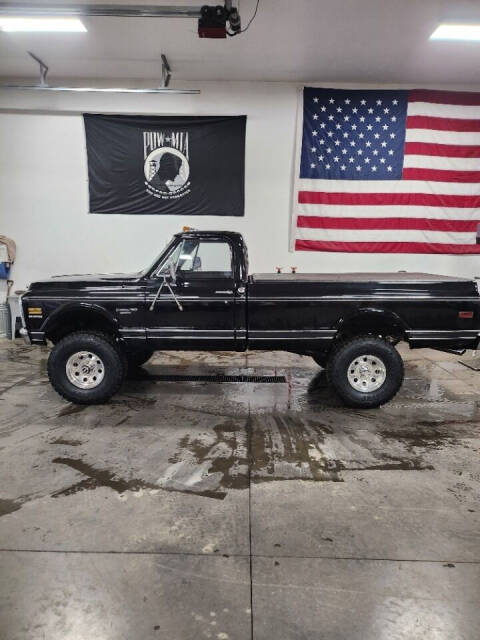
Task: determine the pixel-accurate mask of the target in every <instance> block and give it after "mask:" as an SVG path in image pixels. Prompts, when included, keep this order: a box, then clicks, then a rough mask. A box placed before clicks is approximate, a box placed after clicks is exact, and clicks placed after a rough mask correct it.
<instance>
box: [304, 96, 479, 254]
mask: <svg viewBox="0 0 480 640" xmlns="http://www.w3.org/2000/svg"><path fill="white" fill-rule="evenodd" d="M300 118H301V114H300ZM300 126H301V123H300ZM294 197H295V203H294V216H295V220H296V225H295V249H297V250H307V251H347V252H352V251H356V252H382V253H388V252H392V253H454V254H474V253H480V244H476V238H477V228H478V225H479V224H480V93H469V92H452V91H430V90H421V89H417V90H413V91H410V92H409V98H408V108H407V130H406V140H405V157H404V168H403V175H402V179H401V180H306V179H305V180H304V179H297V180H296V183H295V194H294Z"/></svg>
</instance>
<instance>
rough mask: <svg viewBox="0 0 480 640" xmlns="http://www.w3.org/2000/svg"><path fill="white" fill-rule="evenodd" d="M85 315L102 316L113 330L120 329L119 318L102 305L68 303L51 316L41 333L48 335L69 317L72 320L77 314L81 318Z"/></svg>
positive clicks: (46, 320)
mask: <svg viewBox="0 0 480 640" xmlns="http://www.w3.org/2000/svg"><path fill="white" fill-rule="evenodd" d="M85 313H88V314H95V315H96V316H97V317H98V316H100V317H101V318H102V320H104V321H107V322H108V323H109V324H111V325H112V327H113V328H117V327H118V320H117V318H116V317H115V316H114V315H112V314H111V313H110V312H109V311H107V309H105V308H104V307H102V306H101V305H98V304H93V303H91V302H66V303H65V304H62V305H60V306H59V307H57V308H56V309H55V310H54V311H52V313H51V314H49V316H48V317H47V318H46V319H45V321H44V322H43V324H42V326H41V331H43V332H44V333H48V331H49V330H51V329H52V328H53V327H55V326H57V324H58V322H60V321H61V319H62V318H65V317H66V316H67V315H68V316H69V317H70V318H71V317H74V316H75V314H78V315H79V316H80V315H84V314H85Z"/></svg>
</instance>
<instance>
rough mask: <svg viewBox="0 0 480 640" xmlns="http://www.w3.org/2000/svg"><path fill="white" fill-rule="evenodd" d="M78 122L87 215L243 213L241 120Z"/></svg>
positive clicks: (96, 118)
mask: <svg viewBox="0 0 480 640" xmlns="http://www.w3.org/2000/svg"><path fill="white" fill-rule="evenodd" d="M83 118H84V123H85V135H86V140H87V155H88V181H89V195H90V213H128V214H164V215H171V214H173V215H200V216H201V215H217V216H243V215H244V181H245V125H246V116H224V117H223V116H222V117H216V116H199V117H184V116H178V117H170V116H158V117H156V116H107V115H96V114H94V115H90V114H84V116H83Z"/></svg>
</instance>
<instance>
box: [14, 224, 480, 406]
mask: <svg viewBox="0 0 480 640" xmlns="http://www.w3.org/2000/svg"><path fill="white" fill-rule="evenodd" d="M21 308H22V312H23V322H24V328H23V331H22V332H23V335H24V337H25V339H26V340H27V341H28V342H31V343H32V344H45V343H46V341H47V340H48V341H50V342H52V343H53V345H54V347H53V349H52V351H51V353H50V356H49V360H48V374H49V377H50V381H51V383H52V385H53V386H54V388H55V389H56V390H57V391H58V392H59V393H60V394H61V395H62V396H63V397H65V398H66V399H68V400H70V401H72V402H75V403H79V404H93V403H102V402H105V401H106V400H108V398H110V397H111V396H112V395H113V394H114V393H115V392H116V391H117V390H118V389H119V388H120V385H121V384H122V382H123V380H124V377H125V375H126V373H127V370H128V367H129V366H130V367H133V366H140V365H142V364H143V363H145V362H146V361H147V360H148V359H149V358H150V357H151V355H152V353H153V352H154V351H156V350H166V349H176V350H211V351H213V350H229V351H246V350H247V349H266V350H282V351H291V352H293V353H298V354H302V355H308V356H311V357H313V358H314V359H315V361H316V362H317V363H318V364H319V365H320V366H322V367H326V370H327V376H328V379H329V381H330V383H331V384H332V385H333V387H334V388H335V390H336V391H337V393H338V394H339V395H340V396H341V397H342V398H343V400H344V401H345V402H346V403H347V404H349V405H351V406H359V407H376V406H379V405H381V404H383V403H385V402H387V401H388V400H389V399H391V398H392V397H393V396H394V395H395V393H396V392H397V391H398V389H399V388H400V386H401V384H402V380H403V363H402V360H401V358H400V355H399V354H398V352H397V350H396V349H395V344H396V343H397V342H399V341H401V340H404V341H406V342H408V344H409V345H410V347H411V348H417V347H430V348H433V349H440V350H445V351H447V350H455V351H459V352H461V351H462V350H465V349H467V348H471V349H474V348H476V347H477V344H478V340H479V334H480V320H479V318H480V316H479V314H480V298H479V294H478V291H477V286H476V283H475V281H473V280H469V279H464V278H452V277H448V276H438V275H428V274H423V273H405V272H399V273H344V274H326V273H323V274H304V273H297V274H254V275H248V258H247V249H246V246H245V243H244V241H243V238H242V236H241V235H240V234H238V233H233V232H230V231H187V232H184V233H178V234H176V235H175V236H174V238H173V240H172V241H171V242H170V244H169V245H168V246H167V247H166V249H165V250H164V251H163V252H162V254H161V255H160V256H159V257H158V258H157V259H156V260H155V262H154V263H153V264H152V265H151V266H150V267H148V268H147V269H145V270H144V271H142V272H140V273H135V274H132V275H88V276H85V275H79V276H60V277H54V278H51V279H50V280H45V281H41V282H35V283H33V284H32V285H31V286H30V287H29V288H28V290H27V292H26V293H25V294H24V295H23V296H22V300H21Z"/></svg>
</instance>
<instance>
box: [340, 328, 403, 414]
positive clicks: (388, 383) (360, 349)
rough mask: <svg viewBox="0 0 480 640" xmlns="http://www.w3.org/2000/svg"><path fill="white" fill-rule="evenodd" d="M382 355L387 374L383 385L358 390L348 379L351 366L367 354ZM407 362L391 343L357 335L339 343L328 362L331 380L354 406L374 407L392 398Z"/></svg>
mask: <svg viewBox="0 0 480 640" xmlns="http://www.w3.org/2000/svg"><path fill="white" fill-rule="evenodd" d="M366 354H368V355H371V356H376V357H378V358H379V359H380V360H381V361H382V363H383V364H384V365H385V369H386V377H385V381H384V382H383V384H382V386H381V387H380V388H378V389H376V390H375V391H371V392H368V393H363V392H361V391H357V390H356V389H355V388H354V387H353V386H352V385H351V383H350V382H349V380H348V369H349V366H350V364H351V363H352V362H353V361H354V360H355V358H360V357H361V356H363V355H366ZM403 373H404V372H403V361H402V358H401V357H400V354H399V353H398V351H397V350H396V349H395V347H394V346H392V345H391V344H390V343H388V342H386V341H385V340H382V339H381V338H378V337H376V336H370V335H364V336H356V337H354V338H351V339H349V340H346V341H345V342H341V343H339V344H338V345H337V346H336V347H334V349H333V350H332V352H331V354H330V357H329V360H328V363H327V379H328V382H329V383H330V384H331V385H332V387H333V388H334V389H335V391H336V392H337V394H338V395H339V396H340V397H341V398H342V400H343V401H344V402H345V404H346V405H348V406H350V407H361V408H364V409H370V408H374V407H379V406H380V405H382V404H385V403H386V402H388V401H389V400H391V399H392V398H393V397H394V396H395V394H396V393H397V392H398V390H399V389H400V387H401V386H402V382H403Z"/></svg>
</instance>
